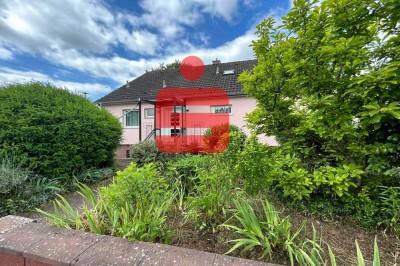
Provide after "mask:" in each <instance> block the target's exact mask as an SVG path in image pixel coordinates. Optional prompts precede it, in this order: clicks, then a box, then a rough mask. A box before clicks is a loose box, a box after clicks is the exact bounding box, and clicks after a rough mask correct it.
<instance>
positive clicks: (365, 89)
mask: <svg viewBox="0 0 400 266" xmlns="http://www.w3.org/2000/svg"><path fill="white" fill-rule="evenodd" d="M399 14H400V2H399V1H396V0H385V1H376V0H325V1H322V2H321V1H316V0H295V1H294V7H293V9H292V10H291V11H290V12H289V13H288V14H287V16H285V17H283V22H282V25H279V26H276V23H275V22H274V20H273V19H271V18H268V19H266V20H264V21H263V22H262V23H261V24H260V25H258V26H257V34H258V37H259V39H258V40H255V41H253V43H252V47H253V50H254V53H255V55H256V57H257V59H258V65H257V66H256V67H255V68H254V70H253V71H252V72H251V73H250V72H245V73H243V74H242V75H241V76H240V78H239V79H240V81H241V82H242V83H243V84H244V90H245V92H246V93H247V94H248V95H249V96H251V97H253V98H254V99H256V100H257V102H258V105H257V109H256V110H255V111H254V112H252V113H251V114H249V116H248V120H249V122H250V125H251V126H252V127H253V128H254V129H256V130H257V131H258V132H262V133H266V134H267V135H274V136H276V137H277V139H278V141H279V142H280V143H281V145H282V149H284V150H286V151H288V152H289V153H292V154H295V155H297V157H299V158H300V159H302V161H303V162H304V163H305V164H306V165H308V166H309V169H311V170H312V169H316V168H318V167H320V166H326V165H329V166H333V167H337V166H341V165H344V164H354V165H356V166H357V167H358V168H360V169H362V170H363V171H365V172H366V173H367V172H369V173H371V174H372V175H369V176H376V175H378V176H380V177H383V175H382V174H380V173H383V172H384V171H385V170H390V169H392V168H394V167H399V166H400V105H399V100H400V86H399V84H400V75H399V73H400V60H399V59H400V45H399V44H400V39H399V27H400V23H399V17H400V15H399ZM392 181H393V180H391V181H388V179H387V182H392ZM395 182H399V181H398V180H397V181H395Z"/></svg>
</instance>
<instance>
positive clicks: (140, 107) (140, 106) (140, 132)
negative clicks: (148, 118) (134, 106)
mask: <svg viewBox="0 0 400 266" xmlns="http://www.w3.org/2000/svg"><path fill="white" fill-rule="evenodd" d="M139 142H142V101H141V100H140V98H139Z"/></svg>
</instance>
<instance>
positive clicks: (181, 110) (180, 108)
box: [172, 106, 185, 113]
mask: <svg viewBox="0 0 400 266" xmlns="http://www.w3.org/2000/svg"><path fill="white" fill-rule="evenodd" d="M183 108H185V107H184V106H175V112H174V107H173V106H172V112H174V113H183V112H184V110H185V109H183Z"/></svg>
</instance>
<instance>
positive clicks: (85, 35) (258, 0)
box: [0, 0, 291, 100]
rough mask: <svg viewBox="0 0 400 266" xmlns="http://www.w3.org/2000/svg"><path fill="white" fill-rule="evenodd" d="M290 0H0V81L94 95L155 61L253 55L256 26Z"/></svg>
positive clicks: (277, 15)
mask: <svg viewBox="0 0 400 266" xmlns="http://www.w3.org/2000/svg"><path fill="white" fill-rule="evenodd" d="M290 5H291V4H290V0H285V1H279V0H186V1H185V0H138V1H132V0H108V1H101V0H64V1H61V0H56V1H55V0H43V1H32V0H18V1H17V0H15V1H0V85H2V84H5V83H14V82H27V81H31V80H36V81H42V82H50V83H53V84H55V85H58V86H63V87H66V88H68V89H70V90H72V91H77V92H87V93H89V97H90V99H92V100H96V99H98V98H100V97H101V96H103V95H105V94H107V93H109V92H110V91H112V90H114V89H116V88H118V87H119V86H120V85H122V84H124V83H125V82H126V81H127V80H132V79H134V78H135V77H138V76H140V75H141V74H143V73H144V72H145V71H146V69H148V70H150V69H151V68H152V67H157V66H158V65H159V63H161V62H165V63H168V62H173V61H174V59H179V60H182V59H183V58H184V57H186V56H188V55H196V56H199V57H200V58H202V59H203V61H204V63H205V64H210V63H211V61H212V60H213V59H215V58H218V59H220V60H221V61H223V62H227V61H235V60H246V59H251V58H253V52H252V50H251V48H250V47H249V44H250V43H251V40H253V39H255V38H256V36H255V34H254V32H255V26H256V25H257V24H258V23H259V22H260V21H262V20H263V19H264V18H266V17H269V16H272V17H274V18H276V19H279V18H280V17H281V16H282V15H284V14H286V12H287V11H288V9H289V6H290Z"/></svg>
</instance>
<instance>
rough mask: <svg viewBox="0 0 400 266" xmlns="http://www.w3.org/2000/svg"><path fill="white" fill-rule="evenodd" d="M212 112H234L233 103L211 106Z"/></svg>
mask: <svg viewBox="0 0 400 266" xmlns="http://www.w3.org/2000/svg"><path fill="white" fill-rule="evenodd" d="M211 113H213V114H232V106H231V105H219V106H211Z"/></svg>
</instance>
